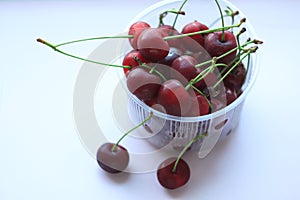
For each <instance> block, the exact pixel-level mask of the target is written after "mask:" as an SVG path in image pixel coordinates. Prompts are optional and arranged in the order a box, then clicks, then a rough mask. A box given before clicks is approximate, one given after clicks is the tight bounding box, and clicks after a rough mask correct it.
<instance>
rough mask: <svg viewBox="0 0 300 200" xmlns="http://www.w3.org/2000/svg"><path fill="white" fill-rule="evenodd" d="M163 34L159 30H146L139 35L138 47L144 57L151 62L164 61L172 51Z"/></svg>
mask: <svg viewBox="0 0 300 200" xmlns="http://www.w3.org/2000/svg"><path fill="white" fill-rule="evenodd" d="M163 38H164V35H163V32H162V31H161V30H159V29H157V28H148V29H145V30H144V31H143V32H141V34H140V35H139V38H138V41H137V46H138V49H139V50H140V51H141V53H142V55H143V56H144V57H145V58H146V59H147V60H149V61H151V62H158V61H160V60H162V59H164V58H165V57H166V56H167V55H168V53H169V50H170V46H169V44H168V42H167V41H165V40H164V39H163Z"/></svg>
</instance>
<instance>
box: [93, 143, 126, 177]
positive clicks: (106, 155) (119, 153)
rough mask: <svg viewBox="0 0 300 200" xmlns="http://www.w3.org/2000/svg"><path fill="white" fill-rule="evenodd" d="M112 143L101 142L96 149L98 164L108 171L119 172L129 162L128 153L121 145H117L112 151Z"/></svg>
mask: <svg viewBox="0 0 300 200" xmlns="http://www.w3.org/2000/svg"><path fill="white" fill-rule="evenodd" d="M113 147H114V144H113V143H104V144H102V145H101V146H100V147H99V149H98V151H97V162H98V164H99V166H100V167H101V168H102V169H103V170H105V171H107V172H109V173H120V172H122V171H124V170H125V169H126V167H127V166H128V163H129V153H128V151H127V150H126V149H125V148H124V147H123V146H121V145H117V147H116V149H115V150H114V151H113V150H112V149H113Z"/></svg>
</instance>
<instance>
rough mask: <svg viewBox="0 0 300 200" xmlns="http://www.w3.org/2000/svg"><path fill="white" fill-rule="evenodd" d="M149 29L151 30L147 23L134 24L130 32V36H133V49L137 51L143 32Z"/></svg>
mask: <svg viewBox="0 0 300 200" xmlns="http://www.w3.org/2000/svg"><path fill="white" fill-rule="evenodd" d="M147 28H150V25H149V24H148V23H147V22H143V21H138V22H135V23H133V24H132V25H131V26H130V28H129V31H128V35H133V38H129V42H130V44H131V46H132V48H134V49H137V40H138V38H139V35H140V34H141V32H142V31H143V30H145V29H147Z"/></svg>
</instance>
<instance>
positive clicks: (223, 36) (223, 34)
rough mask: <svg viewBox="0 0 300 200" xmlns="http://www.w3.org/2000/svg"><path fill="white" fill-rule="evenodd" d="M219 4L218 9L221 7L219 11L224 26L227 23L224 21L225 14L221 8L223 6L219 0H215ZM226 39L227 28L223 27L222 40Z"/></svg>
mask: <svg viewBox="0 0 300 200" xmlns="http://www.w3.org/2000/svg"><path fill="white" fill-rule="evenodd" d="M215 2H216V4H217V6H218V9H219V12H220V16H221V21H222V27H224V26H225V23H224V16H223V12H222V9H221V6H220V4H219V1H218V0H215ZM224 41H225V30H224V29H223V30H222V38H221V42H224Z"/></svg>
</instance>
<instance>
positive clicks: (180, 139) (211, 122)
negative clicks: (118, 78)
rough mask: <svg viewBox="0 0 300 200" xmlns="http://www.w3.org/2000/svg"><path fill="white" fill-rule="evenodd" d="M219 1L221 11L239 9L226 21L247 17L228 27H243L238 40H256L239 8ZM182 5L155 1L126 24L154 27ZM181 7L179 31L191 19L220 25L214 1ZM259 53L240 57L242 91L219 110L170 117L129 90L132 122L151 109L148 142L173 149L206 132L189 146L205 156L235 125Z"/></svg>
mask: <svg viewBox="0 0 300 200" xmlns="http://www.w3.org/2000/svg"><path fill="white" fill-rule="evenodd" d="M219 3H220V7H221V9H222V10H223V11H224V10H226V9H227V10H228V9H230V10H232V11H238V12H239V14H238V15H236V16H234V18H232V17H230V16H226V15H225V17H224V21H225V24H227V25H231V24H236V23H238V22H239V21H240V20H241V19H243V18H246V22H245V23H243V24H242V25H241V26H240V27H238V28H232V29H231V31H233V32H234V33H235V34H237V33H238V32H239V31H240V30H241V28H243V27H244V28H246V32H245V33H243V34H242V35H241V37H240V41H242V42H245V41H247V40H248V38H251V39H256V35H255V32H254V29H253V27H252V26H251V23H250V22H249V19H248V18H247V17H246V16H245V15H244V13H243V12H242V11H241V10H239V9H238V8H237V7H236V6H234V5H233V4H231V3H229V2H227V1H225V0H220V1H219ZM181 4H182V0H165V1H161V2H159V3H157V4H154V5H152V6H150V7H149V8H147V9H145V10H144V11H142V12H141V13H140V14H139V15H137V16H136V17H135V18H134V19H133V20H132V21H131V22H130V23H129V25H128V27H129V26H130V25H131V24H132V23H134V22H137V21H146V22H148V23H149V24H151V26H153V27H155V26H157V25H158V16H159V15H160V14H161V13H162V12H164V11H165V10H168V9H169V10H170V9H178V8H179V7H180V6H181ZM182 10H183V11H184V12H185V15H184V16H178V20H177V22H176V26H175V27H176V29H177V30H179V31H180V30H182V27H183V26H184V24H186V23H188V22H191V21H193V20H199V21H201V22H203V23H205V24H206V25H207V26H208V27H209V28H214V27H221V25H222V24H221V17H220V12H219V10H218V7H217V5H216V3H215V1H207V0H188V1H187V3H186V4H185V5H184V7H183V8H182ZM224 13H226V12H224ZM174 18H175V15H174V14H171V13H170V14H168V16H166V17H165V18H164V20H165V21H164V22H165V23H166V24H172V23H173V21H174ZM127 30H128V29H127ZM130 48H131V47H130V46H129V44H128V46H126V45H125V47H124V52H128V51H130ZM258 54H259V53H258ZM258 54H257V53H253V54H251V56H250V59H244V60H243V64H244V66H245V67H246V69H247V70H246V71H247V74H246V78H245V81H244V84H243V86H242V91H243V92H242V93H241V94H240V95H239V96H238V98H237V99H236V100H235V101H234V102H233V103H231V104H229V105H227V106H226V107H225V108H223V109H221V110H218V111H216V112H212V113H210V114H207V115H202V116H196V117H181V116H173V115H169V114H166V113H164V112H161V111H158V110H157V109H155V108H153V107H150V106H148V105H147V104H145V103H144V102H143V101H141V100H139V99H138V98H137V97H136V96H135V95H133V94H131V93H130V92H129V91H128V98H129V106H128V112H129V116H130V118H131V120H132V121H133V122H134V123H135V124H138V123H139V122H141V121H143V120H144V119H145V118H146V117H147V116H149V114H150V112H152V113H153V116H152V118H151V119H150V120H149V121H148V122H147V123H146V124H145V125H144V129H145V130H146V132H147V134H148V135H149V136H148V137H147V140H148V141H149V143H151V144H152V145H153V146H155V147H157V148H163V147H165V146H167V145H170V147H171V148H173V149H174V150H178V151H180V150H182V149H183V148H184V147H185V146H186V145H187V144H188V142H189V141H191V140H192V139H193V138H195V137H196V136H197V135H199V134H202V133H205V137H203V138H202V139H200V140H197V141H196V142H195V143H193V144H192V146H191V149H193V150H196V151H198V152H199V154H198V155H199V158H204V157H206V156H207V155H208V153H209V152H210V151H211V150H212V149H213V147H214V146H215V145H216V144H217V143H218V142H219V141H221V140H223V139H224V138H226V136H227V135H229V134H230V133H231V131H233V130H234V129H235V128H236V127H237V125H238V123H239V120H240V117H241V112H242V108H243V104H244V102H245V99H246V97H247V95H248V93H249V92H250V90H251V88H252V86H253V84H254V82H255V79H256V76H257V74H258V67H259V56H258Z"/></svg>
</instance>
